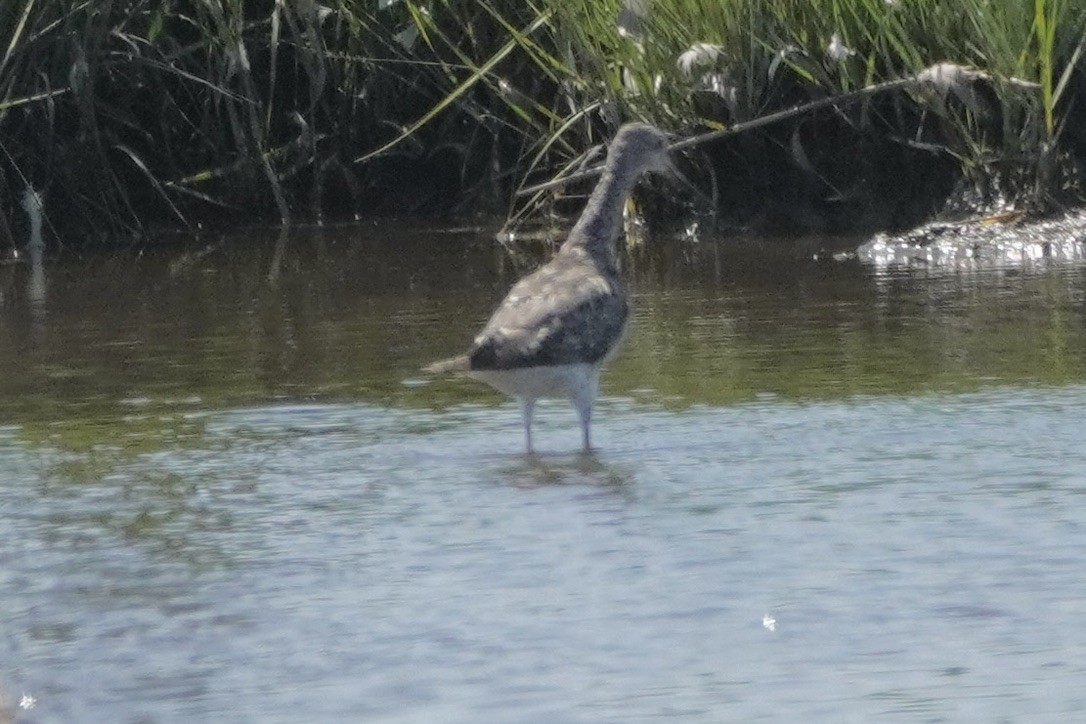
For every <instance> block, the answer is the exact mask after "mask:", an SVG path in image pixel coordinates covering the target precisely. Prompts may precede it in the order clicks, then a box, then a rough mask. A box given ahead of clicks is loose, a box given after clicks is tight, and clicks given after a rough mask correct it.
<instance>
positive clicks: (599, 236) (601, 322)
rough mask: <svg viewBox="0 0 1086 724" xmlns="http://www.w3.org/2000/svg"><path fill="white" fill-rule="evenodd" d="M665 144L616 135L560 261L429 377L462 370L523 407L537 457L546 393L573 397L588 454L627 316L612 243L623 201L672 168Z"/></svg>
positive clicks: (655, 134)
mask: <svg viewBox="0 0 1086 724" xmlns="http://www.w3.org/2000/svg"><path fill="white" fill-rule="evenodd" d="M670 167H671V164H670V162H669V160H668V142H667V137H665V136H664V134H663V133H661V132H660V131H659V130H657V129H656V128H653V127H652V126H648V125H645V124H640V123H631V124H627V125H625V126H623V127H622V128H620V129H619V131H618V133H617V134H616V135H615V139H614V141H612V142H611V147H610V149H609V150H608V153H607V162H606V164H605V166H604V169H603V174H602V176H601V177H600V180H599V182H598V183H597V185H596V188H595V189H594V190H593V191H592V195H591V196H590V197H589V200H588V205H587V206H585V209H584V211H583V212H582V213H581V218H580V219H578V220H577V223H576V225H575V226H574V227H573V230H572V231H571V232H570V234H569V238H567V239H566V241H565V243H563V244H562V246H561V248H560V249H559V250H558V253H557V254H556V255H555V257H554V259H552V260H551V261H550V262H548V263H547V264H546V265H544V266H542V267H540V268H539V269H537V270H536V271H535V272H533V273H532V274H529V275H528V276H526V277H525V278H523V279H521V280H520V281H519V282H517V283H516V284H515V285H514V286H513V288H512V289H510V290H509V294H508V295H507V296H506V297H505V299H504V300H503V301H502V303H501V304H499V305H498V307H497V309H495V310H494V313H493V314H492V315H491V317H490V321H488V322H487V323H486V326H485V327H483V331H482V332H480V333H479V335H478V336H476V337H475V341H474V343H473V344H472V346H471V349H469V350H468V352H467V354H464V355H461V356H459V357H454V358H452V359H448V360H444V361H441V362H436V363H434V364H432V365H430V366H429V367H426V368H425V371H426V372H430V373H435V374H437V373H444V372H460V373H463V374H466V375H467V376H469V377H472V378H474V379H477V380H479V381H481V382H485V383H487V384H488V385H490V386H491V387H493V388H495V389H497V390H499V391H500V392H503V393H505V394H507V395H509V396H510V397H514V398H516V399H517V400H518V401H519V402H520V407H521V412H522V414H523V417H524V437H525V442H526V444H527V447H528V452H529V453H531V452H532V450H533V448H532V413H533V411H534V410H535V403H536V400H538V399H539V398H541V397H568V398H569V400H570V402H571V403H572V404H573V407H574V408H575V409H576V410H577V414H578V416H579V417H580V420H581V439H582V442H583V444H584V449H585V450H586V451H587V450H590V449H591V448H592V444H591V439H590V434H589V426H590V423H591V420H592V405H593V403H594V402H595V401H596V393H597V391H598V389H599V379H600V370H601V369H602V368H603V366H604V364H606V363H607V361H608V360H609V359H610V358H611V357H612V356H613V355H614V353H615V352H616V351H617V350H618V347H619V344H620V343H621V342H622V339H623V337H624V336H625V332H626V326H627V323H628V321H629V317H630V304H629V293H628V291H627V289H626V284H625V282H624V281H623V279H622V276H621V275H620V273H619V269H618V252H617V250H616V249H615V241H616V239H617V238H618V235H619V230H620V228H621V226H622V211H623V207H624V206H625V203H626V199H627V198H628V197H629V195H630V193H631V192H632V191H633V188H634V186H635V185H636V184H637V181H638V179H640V178H641V176H642V175H643V174H644V173H645V172H648V171H655V172H660V173H663V172H667V171H668V170H669V169H670Z"/></svg>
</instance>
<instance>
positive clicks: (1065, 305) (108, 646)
mask: <svg viewBox="0 0 1086 724" xmlns="http://www.w3.org/2000/svg"><path fill="white" fill-rule="evenodd" d="M277 251H278V255H276V252H277ZM631 266H632V268H631V270H630V271H631V275H632V276H633V278H634V279H635V281H636V287H637V292H638V296H637V310H638V311H637V321H636V326H635V328H634V331H633V334H632V335H631V338H630V340H629V343H628V348H627V349H626V351H625V352H624V353H623V355H622V356H621V357H620V358H619V360H617V362H616V365H615V367H614V369H613V370H612V373H611V374H610V375H609V376H608V377H607V378H606V384H605V390H604V398H603V399H602V401H601V403H600V405H599V408H598V412H597V415H596V423H595V427H594V432H595V438H596V441H597V443H598V444H599V446H600V452H599V453H598V454H597V455H595V456H590V457H585V456H581V455H579V454H577V453H576V452H575V451H576V448H577V445H578V440H579V437H578V430H577V425H576V422H575V417H574V415H573V413H572V411H571V410H569V409H568V407H567V406H566V405H564V404H561V403H553V404H544V406H543V407H542V409H541V410H540V412H539V420H538V423H537V424H538V428H537V430H538V442H539V445H540V447H541V448H542V449H543V450H544V451H546V452H545V453H544V454H543V455H542V456H540V457H539V458H538V459H526V458H525V457H523V456H522V455H521V454H520V449H521V445H522V438H521V429H520V420H519V413H518V412H517V409H516V407H515V406H514V405H513V404H511V403H508V402H505V401H502V400H501V399H500V398H498V397H495V396H494V395H492V394H491V393H489V392H487V391H486V390H485V389H483V388H481V387H478V386H476V385H474V384H472V383H469V382H457V381H440V382H430V383H426V382H424V381H423V380H422V379H421V377H420V376H419V375H417V374H416V372H415V370H416V369H417V368H418V367H419V366H420V365H421V364H423V363H425V362H428V361H431V360H432V359H434V358H437V357H440V356H442V355H445V354H449V353H452V352H455V351H457V350H458V349H459V348H460V347H461V346H462V345H463V344H464V343H465V342H466V341H467V340H468V339H469V338H470V336H471V334H472V332H473V331H474V329H475V328H476V326H477V325H478V324H479V323H480V322H481V321H482V320H483V319H485V317H486V315H487V312H488V310H489V308H490V305H491V304H492V303H493V302H494V301H495V300H496V299H497V298H498V297H500V296H501V294H502V293H503V291H504V289H505V288H506V287H507V286H508V285H509V284H510V283H511V281H512V280H513V279H514V278H515V276H516V275H517V273H519V270H517V269H514V268H511V267H510V265H509V260H508V258H507V257H506V256H505V254H504V252H501V251H499V250H496V249H495V248H494V247H493V246H491V245H490V243H489V242H488V241H487V237H486V235H485V234H481V233H477V234H470V233H467V234H459V235H457V234H436V233H429V234H420V233H416V232H412V231H411V230H410V229H408V230H401V231H399V232H392V231H390V230H389V229H386V228H377V229H371V230H367V229H361V230H360V229H346V230H339V231H337V232H334V233H333V232H326V235H325V237H323V238H303V237H296V238H293V239H290V240H289V241H288V242H285V243H284V244H283V245H281V247H280V248H279V249H278V250H277V249H276V248H275V245H274V240H265V239H263V238H260V237H259V235H256V236H255V237H254V238H249V239H234V240H230V241H229V242H227V243H225V244H222V245H219V244H218V242H215V243H212V244H211V245H209V246H206V247H203V246H200V247H193V246H185V247H163V248H160V249H155V250H149V251H145V252H144V253H143V254H136V253H125V254H119V255H118V254H113V255H101V256H98V255H90V256H88V257H85V258H78V259H77V258H74V257H68V258H65V259H63V260H62V261H61V262H60V263H59V264H56V265H54V266H51V267H49V268H47V270H46V273H47V280H46V282H47V283H46V285H45V287H44V290H45V291H44V299H42V298H40V297H39V298H33V297H34V295H28V294H27V284H28V277H29V274H28V272H29V270H26V269H20V268H14V267H6V268H0V363H2V365H3V369H4V371H5V372H4V375H3V376H2V378H0V404H2V405H3V407H2V408H0V410H2V417H0V511H2V517H0V540H3V541H4V544H3V545H2V546H0V632H2V635H0V687H2V688H0V695H2V696H3V699H4V700H5V701H6V706H7V708H8V710H9V711H8V713H9V714H14V715H15V716H16V718H17V719H19V720H26V721H34V722H67V721H189V720H194V721H199V720H204V721H208V720H211V721H284V722H287V721H333V720H340V721H342V720H356V721H378V720H397V721H398V720H403V721H464V722H474V721H533V722H534V721H563V722H565V721H570V722H572V721H640V720H645V719H652V718H658V719H659V718H685V719H687V720H702V721H754V720H767V721H842V720H848V721H885V720H899V719H904V720H923V721H931V720H944V719H948V720H970V721H995V720H1001V719H1007V720H1030V721H1037V720H1049V721H1057V720H1065V721H1066V720H1073V719H1076V718H1079V717H1081V716H1082V711H1083V710H1084V709H1086V693H1084V692H1083V688H1082V685H1081V684H1082V681H1083V680H1084V676H1086V627H1083V626H1082V621H1083V620H1084V618H1086V596H1084V595H1083V580H1084V576H1086V564H1084V563H1083V556H1082V550H1083V549H1084V546H1086V499H1084V497H1083V491H1084V490H1086V488H1083V483H1082V481H1083V479H1084V476H1086V446H1084V445H1083V444H1082V433H1081V426H1082V419H1083V410H1086V384H1084V383H1086V356H1084V352H1086V330H1084V328H1083V317H1082V313H1083V293H1084V290H1086V269H1084V268H1082V267H1077V266H1076V267H1067V266H1064V267H1045V266H1036V267H1032V268H1029V269H1024V270H1022V269H1019V270H1013V269H1012V270H988V271H984V272H977V273H974V274H967V273H961V272H952V273H940V272H936V271H931V272H924V271H917V270H913V271H907V272H902V273H898V274H894V275H891V274H879V273H876V272H874V271H872V270H869V269H866V268H864V267H862V266H859V265H855V264H830V263H813V262H812V263H808V262H802V263H794V262H788V261H785V260H783V259H777V260H770V261H760V262H759V261H755V259H754V258H753V257H742V256H740V257H736V256H729V255H727V254H725V253H723V252H722V251H720V250H719V249H717V248H716V247H714V246H712V245H708V244H706V245H702V246H699V247H694V248H689V247H688V248H684V247H682V246H679V245H675V244H667V243H664V242H660V243H658V245H657V246H656V247H654V248H652V249H651V251H645V250H642V251H639V252H637V253H636V254H634V260H633V264H632V265H631ZM270 270H271V271H270ZM39 291H40V290H39ZM28 296H29V297H31V298H28ZM769 619H773V620H775V621H776V623H775V626H769V625H767V623H766V622H767V621H768V620H769ZM771 629H772V630H771ZM24 693H25V694H28V695H31V696H33V697H34V701H35V706H34V708H33V709H31V710H29V711H20V710H19V708H18V703H19V700H20V698H21V696H22V695H23V694H24ZM4 717H5V714H4V713H3V712H0V720H3V719H4Z"/></svg>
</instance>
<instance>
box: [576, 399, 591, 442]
mask: <svg viewBox="0 0 1086 724" xmlns="http://www.w3.org/2000/svg"><path fill="white" fill-rule="evenodd" d="M577 414H578V416H579V417H580V418H581V442H582V443H584V451H585V452H589V451H591V450H592V440H591V438H590V436H589V429H590V427H591V423H592V405H588V406H587V407H585V408H584V409H578V410H577Z"/></svg>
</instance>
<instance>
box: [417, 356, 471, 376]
mask: <svg viewBox="0 0 1086 724" xmlns="http://www.w3.org/2000/svg"><path fill="white" fill-rule="evenodd" d="M469 369H471V363H470V362H469V361H468V356H467V355H466V354H462V355H460V356H459V357H452V358H450V359H443V360H441V361H440V362H434V363H433V364H432V365H427V366H425V367H423V368H422V371H423V372H427V373H429V374H431V375H443V374H445V373H447V372H467V371H468V370H469Z"/></svg>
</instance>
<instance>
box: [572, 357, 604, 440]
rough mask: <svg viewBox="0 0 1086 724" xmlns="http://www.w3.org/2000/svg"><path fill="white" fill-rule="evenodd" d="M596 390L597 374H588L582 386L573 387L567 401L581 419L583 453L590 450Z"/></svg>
mask: <svg viewBox="0 0 1086 724" xmlns="http://www.w3.org/2000/svg"><path fill="white" fill-rule="evenodd" d="M598 389H599V372H598V371H596V372H594V373H593V374H590V375H589V376H588V377H587V379H585V380H584V381H583V382H582V384H579V385H575V386H574V387H573V389H571V390H570V395H569V401H570V402H572V403H573V408H574V409H575V410H577V416H578V417H579V418H581V442H582V443H583V444H584V450H585V452H588V451H590V450H591V449H592V436H591V433H590V427H591V425H592V405H593V404H594V403H595V402H596V392H597V390H598Z"/></svg>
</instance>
